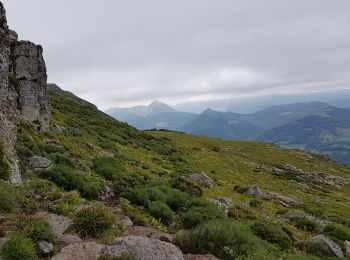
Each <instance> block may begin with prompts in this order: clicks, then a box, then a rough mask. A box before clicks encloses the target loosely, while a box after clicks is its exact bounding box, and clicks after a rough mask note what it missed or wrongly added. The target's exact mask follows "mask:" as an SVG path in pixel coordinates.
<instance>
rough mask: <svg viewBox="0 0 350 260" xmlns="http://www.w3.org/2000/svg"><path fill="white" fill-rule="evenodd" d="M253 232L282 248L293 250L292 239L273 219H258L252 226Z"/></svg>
mask: <svg viewBox="0 0 350 260" xmlns="http://www.w3.org/2000/svg"><path fill="white" fill-rule="evenodd" d="M251 228H252V231H253V233H254V234H255V235H256V236H258V237H260V238H262V239H264V240H266V241H268V242H270V243H272V244H277V245H278V246H279V247H280V248H281V249H282V250H291V249H292V248H293V243H292V239H291V238H290V237H289V236H288V235H287V233H286V232H284V230H283V229H282V228H281V227H280V226H278V225H276V224H275V223H273V222H271V221H263V220H257V221H255V222H254V223H253V224H252V226H251Z"/></svg>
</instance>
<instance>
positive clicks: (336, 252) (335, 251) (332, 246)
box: [313, 235, 344, 258]
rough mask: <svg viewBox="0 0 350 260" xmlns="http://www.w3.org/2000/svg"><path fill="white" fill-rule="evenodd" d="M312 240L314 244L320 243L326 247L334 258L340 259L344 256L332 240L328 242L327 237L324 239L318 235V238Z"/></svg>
mask: <svg viewBox="0 0 350 260" xmlns="http://www.w3.org/2000/svg"><path fill="white" fill-rule="evenodd" d="M313 240H314V241H315V242H319V243H322V244H323V245H325V246H326V247H328V248H329V249H330V250H331V251H332V252H333V254H334V255H335V256H336V257H341V258H342V257H344V254H343V251H342V250H341V248H340V247H339V246H338V245H337V244H336V243H334V242H333V241H332V240H330V239H329V238H328V237H326V236H324V235H318V236H316V237H314V239H313Z"/></svg>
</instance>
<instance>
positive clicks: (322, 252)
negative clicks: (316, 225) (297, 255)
mask: <svg viewBox="0 0 350 260" xmlns="http://www.w3.org/2000/svg"><path fill="white" fill-rule="evenodd" d="M296 247H297V248H298V249H299V250H300V251H302V252H304V253H306V254H308V255H314V256H318V257H321V258H326V259H327V258H329V257H332V256H333V253H332V252H331V251H330V249H329V248H328V247H326V246H325V245H323V244H322V243H319V242H313V241H301V242H298V243H297V244H296Z"/></svg>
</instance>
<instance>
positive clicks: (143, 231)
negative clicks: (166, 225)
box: [128, 226, 175, 243]
mask: <svg viewBox="0 0 350 260" xmlns="http://www.w3.org/2000/svg"><path fill="white" fill-rule="evenodd" d="M128 234H129V236H142V237H147V238H153V239H158V240H160V241H164V242H168V243H174V242H175V237H174V236H173V235H170V234H168V233H164V232H161V231H159V230H157V229H154V228H149V227H142V226H133V227H130V228H128Z"/></svg>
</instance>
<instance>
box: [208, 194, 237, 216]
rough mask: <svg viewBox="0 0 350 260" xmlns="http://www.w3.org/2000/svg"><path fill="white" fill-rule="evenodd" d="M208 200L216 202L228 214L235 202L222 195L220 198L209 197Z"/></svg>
mask: <svg viewBox="0 0 350 260" xmlns="http://www.w3.org/2000/svg"><path fill="white" fill-rule="evenodd" d="M207 200H208V201H210V202H211V203H213V204H215V205H216V206H217V207H218V208H219V209H221V210H222V211H223V212H224V213H226V214H227V213H228V211H229V209H230V207H231V206H232V204H233V202H232V200H230V199H229V198H226V197H220V198H218V199H212V198H207Z"/></svg>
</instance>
